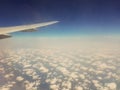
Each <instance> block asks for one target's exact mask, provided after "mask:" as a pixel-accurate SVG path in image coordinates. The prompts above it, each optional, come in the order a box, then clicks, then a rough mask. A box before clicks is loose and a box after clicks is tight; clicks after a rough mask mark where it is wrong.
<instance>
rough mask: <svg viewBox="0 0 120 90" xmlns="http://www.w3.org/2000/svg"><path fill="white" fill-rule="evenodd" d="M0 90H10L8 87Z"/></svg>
mask: <svg viewBox="0 0 120 90" xmlns="http://www.w3.org/2000/svg"><path fill="white" fill-rule="evenodd" d="M0 90H10V88H8V87H2V88H1V87H0Z"/></svg>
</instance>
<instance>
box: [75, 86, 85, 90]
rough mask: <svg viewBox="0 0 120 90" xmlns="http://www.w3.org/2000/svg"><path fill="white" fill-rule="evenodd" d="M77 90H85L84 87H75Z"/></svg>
mask: <svg viewBox="0 0 120 90" xmlns="http://www.w3.org/2000/svg"><path fill="white" fill-rule="evenodd" d="M75 90H83V87H81V86H76V87H75Z"/></svg>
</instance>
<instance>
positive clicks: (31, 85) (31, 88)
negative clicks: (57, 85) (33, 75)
mask: <svg viewBox="0 0 120 90" xmlns="http://www.w3.org/2000/svg"><path fill="white" fill-rule="evenodd" d="M25 88H26V90H37V87H36V85H35V82H27V83H26V85H25Z"/></svg>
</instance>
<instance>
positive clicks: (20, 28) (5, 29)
mask: <svg viewBox="0 0 120 90" xmlns="http://www.w3.org/2000/svg"><path fill="white" fill-rule="evenodd" d="M58 22H59V21H51V22H45V23H38V24H31V25H21V26H13V27H2V28H0V36H1V35H6V34H8V33H13V32H18V31H25V30H29V29H36V28H40V27H44V26H48V25H52V24H55V23H58ZM0 39H1V38H0ZM2 39H3V36H2Z"/></svg>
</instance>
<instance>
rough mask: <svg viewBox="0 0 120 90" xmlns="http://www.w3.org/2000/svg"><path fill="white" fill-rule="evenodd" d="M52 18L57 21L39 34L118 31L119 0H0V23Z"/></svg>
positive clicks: (11, 24)
mask: <svg viewBox="0 0 120 90" xmlns="http://www.w3.org/2000/svg"><path fill="white" fill-rule="evenodd" d="M54 20H58V21H60V23H59V24H56V25H52V26H48V27H45V28H42V31H41V32H40V34H41V35H44V34H45V35H53V34H54V35H79V34H81V33H82V34H99V33H102V34H103V33H106V34H107V33H119V32H120V25H119V24H120V1H119V0H0V26H13V25H21V24H31V23H37V22H46V21H54ZM37 34H38V33H37ZM37 34H36V33H35V35H37Z"/></svg>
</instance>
